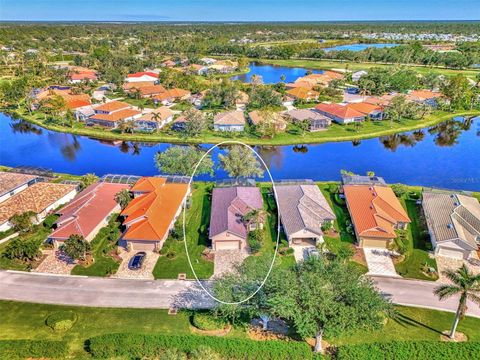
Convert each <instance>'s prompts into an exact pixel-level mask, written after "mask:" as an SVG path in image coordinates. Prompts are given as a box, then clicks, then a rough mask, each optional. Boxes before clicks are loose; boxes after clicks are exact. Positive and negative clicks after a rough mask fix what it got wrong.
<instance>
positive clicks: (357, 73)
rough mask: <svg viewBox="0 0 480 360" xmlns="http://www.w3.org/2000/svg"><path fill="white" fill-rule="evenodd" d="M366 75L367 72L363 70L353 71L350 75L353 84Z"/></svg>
mask: <svg viewBox="0 0 480 360" xmlns="http://www.w3.org/2000/svg"><path fill="white" fill-rule="evenodd" d="M365 75H368V72H366V71H365V70H360V71H355V72H354V73H352V81H353V82H358V80H360V78H361V77H362V76H365Z"/></svg>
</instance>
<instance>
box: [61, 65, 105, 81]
mask: <svg viewBox="0 0 480 360" xmlns="http://www.w3.org/2000/svg"><path fill="white" fill-rule="evenodd" d="M68 77H69V82H70V83H72V84H77V83H80V82H82V81H87V82H88V81H97V80H98V77H97V72H96V71H95V70H92V69H88V68H85V67H81V66H71V67H69V74H68Z"/></svg>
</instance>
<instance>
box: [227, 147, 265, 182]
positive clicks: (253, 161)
mask: <svg viewBox="0 0 480 360" xmlns="http://www.w3.org/2000/svg"><path fill="white" fill-rule="evenodd" d="M218 159H219V160H220V164H221V166H222V168H223V169H224V170H225V171H226V172H227V173H228V176H230V177H233V178H248V177H263V173H264V172H265V170H264V169H263V167H262V165H261V164H260V162H259V161H258V159H257V156H256V155H255V154H254V153H253V151H252V150H251V149H249V148H247V147H246V146H243V145H233V146H231V147H230V148H228V150H227V154H226V155H224V154H219V155H218Z"/></svg>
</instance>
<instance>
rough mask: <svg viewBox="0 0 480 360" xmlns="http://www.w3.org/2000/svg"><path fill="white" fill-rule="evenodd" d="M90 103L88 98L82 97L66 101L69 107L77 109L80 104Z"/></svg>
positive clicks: (86, 104)
mask: <svg viewBox="0 0 480 360" xmlns="http://www.w3.org/2000/svg"><path fill="white" fill-rule="evenodd" d="M91 104H92V103H91V102H90V100H88V101H87V100H82V99H77V100H70V101H67V107H68V108H69V109H72V110H73V109H77V108H79V107H82V106H88V105H91Z"/></svg>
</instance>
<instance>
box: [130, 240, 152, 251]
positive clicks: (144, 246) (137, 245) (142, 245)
mask: <svg viewBox="0 0 480 360" xmlns="http://www.w3.org/2000/svg"><path fill="white" fill-rule="evenodd" d="M130 244H132V250H138V251H155V243H154V242H151V241H130Z"/></svg>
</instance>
